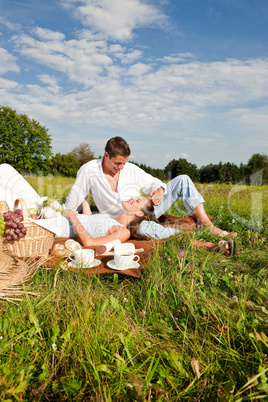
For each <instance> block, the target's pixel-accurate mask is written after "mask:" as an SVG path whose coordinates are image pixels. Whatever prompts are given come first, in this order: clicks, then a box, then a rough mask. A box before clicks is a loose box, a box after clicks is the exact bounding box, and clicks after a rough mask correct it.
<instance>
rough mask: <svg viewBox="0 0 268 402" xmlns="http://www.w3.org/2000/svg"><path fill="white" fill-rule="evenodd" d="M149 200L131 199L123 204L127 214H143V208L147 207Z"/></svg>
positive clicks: (142, 198) (143, 198)
mask: <svg viewBox="0 0 268 402" xmlns="http://www.w3.org/2000/svg"><path fill="white" fill-rule="evenodd" d="M148 202H149V200H148V198H146V197H131V198H130V199H129V200H128V201H124V202H122V206H123V209H124V211H125V212H128V213H130V212H132V213H135V212H141V210H142V208H143V207H145V206H147V204H148Z"/></svg>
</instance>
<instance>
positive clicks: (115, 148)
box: [105, 137, 130, 158]
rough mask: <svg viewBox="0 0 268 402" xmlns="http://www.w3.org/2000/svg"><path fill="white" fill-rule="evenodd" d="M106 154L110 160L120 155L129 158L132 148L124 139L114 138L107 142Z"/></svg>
mask: <svg viewBox="0 0 268 402" xmlns="http://www.w3.org/2000/svg"><path fill="white" fill-rule="evenodd" d="M105 152H107V153H108V155H109V157H110V158H116V157H117V156H118V155H120V156H123V157H124V158H127V157H128V156H129V155H130V148H129V145H128V143H127V142H126V141H125V140H124V139H123V138H122V137H113V138H111V139H110V140H109V141H108V142H107V144H106V146H105Z"/></svg>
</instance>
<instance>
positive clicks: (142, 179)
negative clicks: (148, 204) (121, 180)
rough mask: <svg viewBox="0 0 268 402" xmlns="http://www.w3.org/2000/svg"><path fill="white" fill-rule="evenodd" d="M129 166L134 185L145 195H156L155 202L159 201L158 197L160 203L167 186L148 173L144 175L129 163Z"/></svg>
mask: <svg viewBox="0 0 268 402" xmlns="http://www.w3.org/2000/svg"><path fill="white" fill-rule="evenodd" d="M130 165H131V168H132V169H133V173H134V175H135V180H136V184H138V185H139V187H140V190H141V191H143V192H144V193H145V194H150V196H153V195H154V194H155V193H156V194H155V202H157V200H158V201H159V199H160V197H161V201H162V198H163V195H164V194H165V192H166V188H167V185H166V184H165V183H163V182H162V181H161V180H159V179H158V178H157V177H154V176H152V175H150V174H149V173H146V172H145V171H144V170H142V169H141V168H140V167H138V166H136V165H133V164H131V163H130ZM162 192H163V194H162ZM152 201H153V199H152ZM161 201H160V202H161ZM153 202H154V201H153ZM160 202H159V203H160ZM155 205H157V204H155Z"/></svg>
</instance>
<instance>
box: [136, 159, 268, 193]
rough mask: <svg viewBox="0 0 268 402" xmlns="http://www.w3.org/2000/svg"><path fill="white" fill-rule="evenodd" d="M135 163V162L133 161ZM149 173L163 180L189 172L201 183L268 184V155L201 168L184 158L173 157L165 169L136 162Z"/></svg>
mask: <svg viewBox="0 0 268 402" xmlns="http://www.w3.org/2000/svg"><path fill="white" fill-rule="evenodd" d="M133 163H135V162H133ZM135 164H136V165H137V166H139V167H141V168H142V169H143V170H145V171H146V172H147V173H150V174H151V175H153V176H156V177H158V178H159V179H161V180H171V179H173V178H174V177H176V176H178V175H180V174H187V175H188V176H190V177H191V179H192V180H193V181H195V182H199V183H232V184H236V183H240V182H242V183H244V184H251V185H258V186H260V185H262V184H268V155H266V154H253V155H252V157H251V158H250V159H249V161H248V163H247V164H243V163H240V165H239V166H237V165H235V164H234V163H230V162H227V163H222V162H219V163H218V164H212V163H210V164H209V165H206V166H201V168H200V169H198V167H197V166H196V165H195V164H194V163H190V162H188V161H187V160H186V159H184V158H180V159H173V160H172V161H170V162H169V163H168V164H167V166H166V167H165V168H164V169H154V168H151V167H150V166H147V165H145V164H138V163H135Z"/></svg>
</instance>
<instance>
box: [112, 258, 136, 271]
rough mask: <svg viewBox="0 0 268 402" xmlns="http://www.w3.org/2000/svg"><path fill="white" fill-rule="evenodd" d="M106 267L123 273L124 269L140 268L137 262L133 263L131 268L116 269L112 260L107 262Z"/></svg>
mask: <svg viewBox="0 0 268 402" xmlns="http://www.w3.org/2000/svg"><path fill="white" fill-rule="evenodd" d="M107 265H108V267H109V268H112V269H116V270H117V271H125V269H132V268H139V266H140V264H139V263H138V262H135V261H134V262H133V265H132V266H131V267H127V268H121V267H118V266H117V265H115V261H114V260H110V261H108V262H107Z"/></svg>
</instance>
